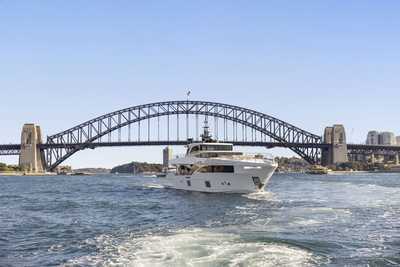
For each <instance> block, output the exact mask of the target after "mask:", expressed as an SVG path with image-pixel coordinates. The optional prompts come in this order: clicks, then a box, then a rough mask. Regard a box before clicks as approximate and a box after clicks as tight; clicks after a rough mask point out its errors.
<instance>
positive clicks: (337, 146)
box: [322, 124, 348, 166]
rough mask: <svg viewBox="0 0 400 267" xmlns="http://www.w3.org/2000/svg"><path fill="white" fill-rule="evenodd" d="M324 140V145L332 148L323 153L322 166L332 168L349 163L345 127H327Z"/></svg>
mask: <svg viewBox="0 0 400 267" xmlns="http://www.w3.org/2000/svg"><path fill="white" fill-rule="evenodd" d="M323 139H324V140H323V141H324V143H326V144H330V146H329V148H328V149H325V150H323V151H322V165H324V166H330V165H336V164H338V163H344V162H347V161H348V157H347V143H346V132H345V129H344V126H343V125H341V124H335V125H333V126H332V127H326V128H325V132H324V138H323Z"/></svg>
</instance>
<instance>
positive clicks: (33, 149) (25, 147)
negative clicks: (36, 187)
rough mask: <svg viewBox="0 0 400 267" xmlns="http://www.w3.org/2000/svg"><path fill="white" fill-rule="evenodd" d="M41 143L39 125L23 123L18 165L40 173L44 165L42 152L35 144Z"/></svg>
mask: <svg viewBox="0 0 400 267" xmlns="http://www.w3.org/2000/svg"><path fill="white" fill-rule="evenodd" d="M41 143H42V133H41V130H40V126H37V125H35V124H32V123H27V124H24V126H23V127H22V133H21V153H20V156H19V166H20V167H21V169H22V170H24V171H26V172H31V173H42V172H44V170H45V167H44V162H45V161H44V153H43V151H41V150H40V149H38V147H37V145H38V144H41Z"/></svg>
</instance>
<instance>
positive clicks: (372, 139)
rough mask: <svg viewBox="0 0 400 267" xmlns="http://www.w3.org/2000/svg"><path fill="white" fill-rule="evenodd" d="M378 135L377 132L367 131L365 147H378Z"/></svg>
mask: <svg viewBox="0 0 400 267" xmlns="http://www.w3.org/2000/svg"><path fill="white" fill-rule="evenodd" d="M378 144H379V133H378V131H369V132H368V135H367V145H378Z"/></svg>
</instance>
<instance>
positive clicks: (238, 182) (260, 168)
mask: <svg viewBox="0 0 400 267" xmlns="http://www.w3.org/2000/svg"><path fill="white" fill-rule="evenodd" d="M201 137H202V141H201V142H194V143H191V144H189V145H188V146H187V151H186V154H185V155H183V156H180V157H176V158H174V159H172V160H171V161H170V165H172V166H173V167H174V168H173V169H171V170H170V171H169V172H168V173H167V175H166V179H167V183H168V184H167V186H168V187H171V188H176V189H182V190H190V191H201V192H226V193H250V192H257V191H260V190H263V189H264V187H265V185H266V184H267V182H268V180H269V179H270V178H271V176H272V174H273V173H274V171H275V169H276V168H277V163H276V162H275V161H274V160H273V158H272V157H266V156H265V155H262V154H254V155H245V154H244V153H242V152H237V151H234V150H233V145H232V144H229V143H218V142H216V141H214V140H213V139H212V138H211V136H210V134H209V131H208V127H207V126H205V127H204V133H203V134H202V136H201Z"/></svg>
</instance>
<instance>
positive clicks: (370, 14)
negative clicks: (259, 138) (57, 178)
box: [0, 0, 400, 167]
mask: <svg viewBox="0 0 400 267" xmlns="http://www.w3.org/2000/svg"><path fill="white" fill-rule="evenodd" d="M0 12H1V13H0V62H1V63H0V92H1V96H0V97H1V103H0V116H1V131H0V143H15V142H19V138H20V130H21V127H22V125H23V124H24V123H26V122H35V123H38V124H40V125H41V127H42V130H43V131H44V134H45V135H47V134H48V135H50V134H53V133H56V132H59V131H61V130H64V129H65V128H68V127H71V126H74V125H75V124H77V123H80V122H83V121H85V120H88V119H91V118H93V117H95V116H98V115H102V114H103V113H107V112H110V111H113V110H117V109H120V108H124V107H128V106H133V105H137V104H143V103H147V102H153V101H159V100H175V99H184V98H185V91H186V89H185V88H191V89H192V92H193V93H192V99H201V100H210V101H219V102H225V103H229V104H236V105H239V106H244V107H249V108H253V109H256V110H258V111H261V112H265V113H268V114H270V115H274V116H276V117H278V118H280V119H283V120H285V121H288V122H291V123H293V124H295V125H297V126H299V127H301V128H304V129H306V130H309V131H311V132H314V133H318V134H322V131H323V128H324V127H325V126H327V125H331V124H333V123H343V124H344V125H345V127H346V129H347V134H348V139H349V141H350V142H362V141H364V140H365V136H366V134H367V132H368V130H370V129H377V130H390V131H394V132H395V133H396V134H397V135H400V125H399V117H400V116H399V115H400V110H399V102H400V16H399V13H400V2H399V1H11V0H10V1H0ZM159 151H160V148H146V149H138V148H117V149H98V150H94V151H84V152H80V153H78V154H76V155H75V156H74V157H72V158H71V159H70V160H69V161H68V162H66V163H67V164H72V165H73V166H74V167H82V166H107V167H110V166H113V165H115V164H118V163H124V162H128V161H130V160H148V161H159V160H160V159H161V157H160V152H159ZM276 153H278V154H280V153H287V151H286V150H285V151H277V152H276ZM0 161H7V162H16V161H17V158H15V157H14V158H9V159H6V158H0Z"/></svg>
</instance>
